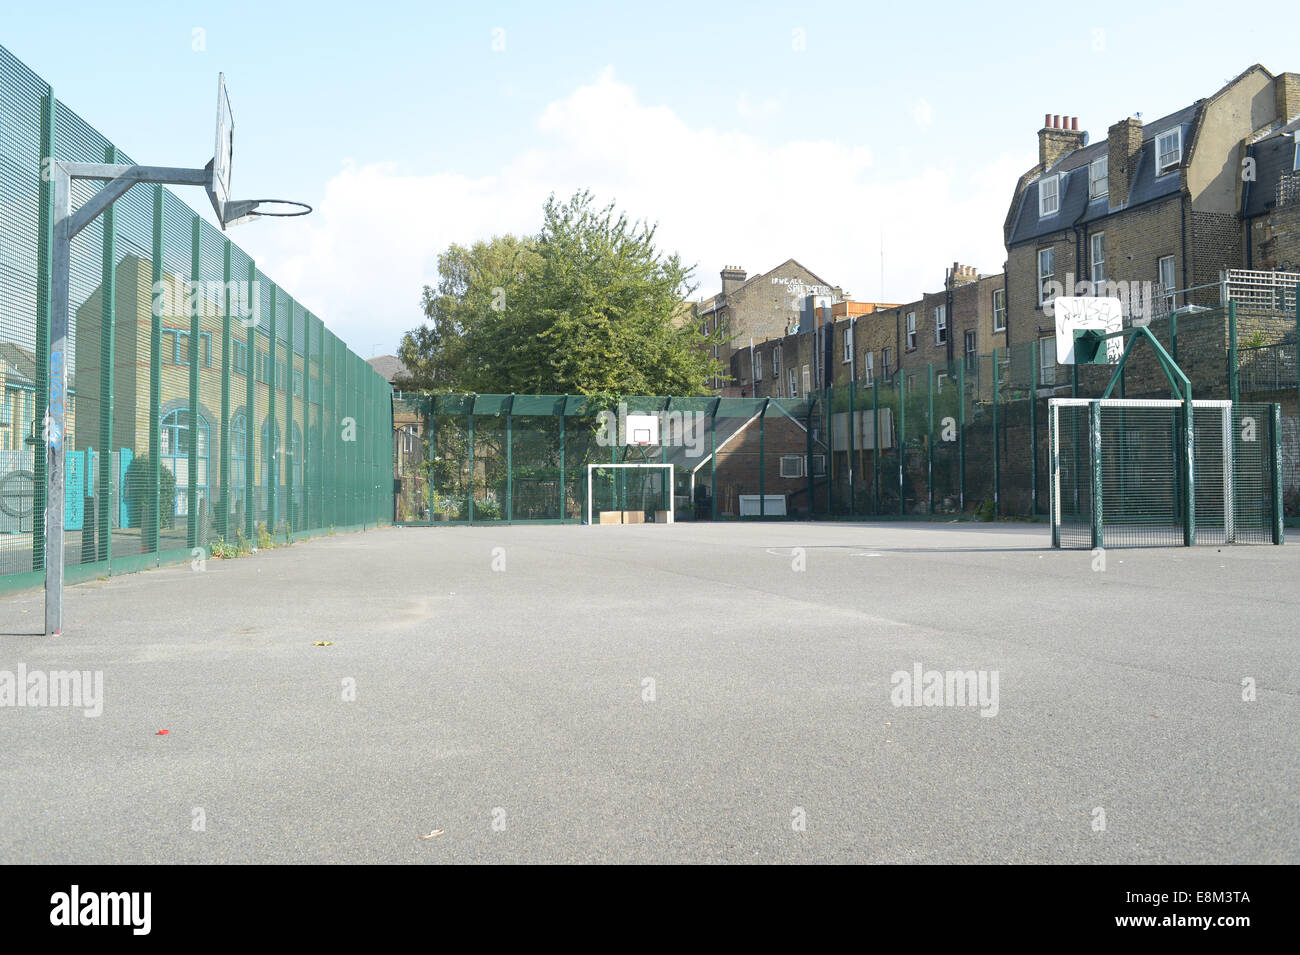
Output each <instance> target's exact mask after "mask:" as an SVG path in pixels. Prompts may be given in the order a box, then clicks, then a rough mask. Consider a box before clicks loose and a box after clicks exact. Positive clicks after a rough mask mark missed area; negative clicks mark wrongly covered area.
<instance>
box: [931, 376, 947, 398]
mask: <svg viewBox="0 0 1300 955" xmlns="http://www.w3.org/2000/svg"><path fill="white" fill-rule="evenodd" d="M947 380H948V376H947V375H946V374H943V373H941V374H938V375H936V376H935V378H934V391H935V394H939V395H941V394H943V383H944V382H945V381H947Z"/></svg>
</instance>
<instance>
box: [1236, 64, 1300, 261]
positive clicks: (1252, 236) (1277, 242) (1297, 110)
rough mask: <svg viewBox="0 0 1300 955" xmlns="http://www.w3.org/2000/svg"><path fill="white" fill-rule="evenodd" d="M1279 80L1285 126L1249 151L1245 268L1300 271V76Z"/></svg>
mask: <svg viewBox="0 0 1300 955" xmlns="http://www.w3.org/2000/svg"><path fill="white" fill-rule="evenodd" d="M1278 79H1279V82H1278V85H1277V87H1276V89H1277V98H1278V118H1279V125H1278V127H1277V128H1275V129H1272V130H1269V131H1267V132H1266V133H1265V134H1264V135H1262V136H1261V137H1260V138H1258V139H1257V140H1256V141H1255V142H1254V143H1252V144H1251V145H1250V147H1249V149H1248V151H1247V155H1248V156H1249V158H1250V159H1251V160H1252V161H1253V163H1254V167H1253V169H1251V172H1252V173H1253V176H1254V178H1251V179H1247V180H1246V181H1245V183H1244V185H1243V188H1244V190H1245V198H1244V200H1243V202H1242V207H1243V209H1244V212H1245V216H1246V221H1247V235H1248V236H1249V238H1248V240H1247V242H1246V262H1245V267H1246V268H1248V269H1260V270H1265V271H1284V272H1300V147H1298V146H1297V133H1300V74H1295V73H1286V74H1284V75H1283V76H1282V77H1279V78H1278ZM1283 117H1285V122H1283V121H1282V118H1283Z"/></svg>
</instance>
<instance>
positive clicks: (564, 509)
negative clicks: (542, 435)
mask: <svg viewBox="0 0 1300 955" xmlns="http://www.w3.org/2000/svg"><path fill="white" fill-rule="evenodd" d="M568 410H569V396H568V395H565V396H564V400H563V401H562V403H561V404H560V520H564V519H565V518H567V517H568V516H569V508H568V503H569V502H568V499H567V498H566V497H565V495H564V450H565V448H564V440H565V431H566V428H565V422H564V419H565V412H566V411H568ZM692 503H694V502H692Z"/></svg>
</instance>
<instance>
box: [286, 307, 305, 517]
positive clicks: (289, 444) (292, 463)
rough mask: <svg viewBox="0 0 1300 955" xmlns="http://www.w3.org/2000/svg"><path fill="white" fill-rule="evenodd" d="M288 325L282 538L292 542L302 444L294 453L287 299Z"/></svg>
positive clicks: (294, 359) (293, 370) (293, 369)
mask: <svg viewBox="0 0 1300 955" xmlns="http://www.w3.org/2000/svg"><path fill="white" fill-rule="evenodd" d="M287 311H288V313H289V324H288V327H287V328H286V329H285V332H284V334H285V346H284V354H285V376H284V446H285V447H286V448H287V449H288V451H287V453H286V454H285V459H286V460H285V468H284V470H285V474H284V493H285V497H286V498H287V500H286V501H285V502H284V537H285V540H293V531H294V527H295V526H296V521H295V518H296V517H297V514H295V513H294V506H293V469H294V468H296V467H297V466H298V459H299V458H301V457H302V442H301V441H299V442H298V450H297V452H296V453H295V452H294V447H293V428H294V424H295V422H294V420H293V382H294V376H295V375H297V374H298V355H297V353H296V352H295V351H294V336H293V319H294V301H293V299H292V298H290V299H289V308H288V309H287Z"/></svg>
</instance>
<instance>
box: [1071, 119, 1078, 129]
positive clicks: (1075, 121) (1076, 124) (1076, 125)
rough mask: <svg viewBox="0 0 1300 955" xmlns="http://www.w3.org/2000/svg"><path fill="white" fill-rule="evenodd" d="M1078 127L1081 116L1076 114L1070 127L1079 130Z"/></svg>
mask: <svg viewBox="0 0 1300 955" xmlns="http://www.w3.org/2000/svg"><path fill="white" fill-rule="evenodd" d="M1078 128H1079V117H1078V116H1075V117H1073V118H1072V119H1071V120H1070V129H1072V130H1077V129H1078Z"/></svg>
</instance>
